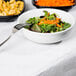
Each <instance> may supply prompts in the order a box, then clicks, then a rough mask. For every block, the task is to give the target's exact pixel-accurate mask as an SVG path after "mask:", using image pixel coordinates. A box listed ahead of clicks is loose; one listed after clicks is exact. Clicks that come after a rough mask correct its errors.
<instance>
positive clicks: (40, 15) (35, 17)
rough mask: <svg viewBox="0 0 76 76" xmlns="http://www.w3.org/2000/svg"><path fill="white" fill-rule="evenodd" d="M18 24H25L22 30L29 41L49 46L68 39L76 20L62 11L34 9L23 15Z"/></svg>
mask: <svg viewBox="0 0 76 76" xmlns="http://www.w3.org/2000/svg"><path fill="white" fill-rule="evenodd" d="M18 23H19V24H21V23H25V26H24V28H23V29H22V30H23V33H24V36H25V37H27V38H28V39H29V40H32V41H34V42H37V43H46V44H47V43H56V42H60V41H62V40H64V39H66V38H68V37H69V36H70V33H71V31H72V28H73V26H74V24H75V20H74V18H73V17H72V15H70V14H69V13H67V12H65V11H62V10H58V9H34V10H31V11H27V12H25V13H23V14H22V15H21V16H20V17H19V18H18ZM26 24H27V25H26ZM29 24H30V25H29Z"/></svg>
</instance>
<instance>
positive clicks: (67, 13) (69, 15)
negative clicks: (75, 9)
mask: <svg viewBox="0 0 76 76" xmlns="http://www.w3.org/2000/svg"><path fill="white" fill-rule="evenodd" d="M51 9H52V10H58V11H62V12H64V13H67V14H68V15H69V16H70V17H71V18H72V20H73V24H72V25H71V27H69V28H67V29H66V30H63V31H59V32H55V33H40V32H34V31H31V30H28V29H25V28H24V29H25V30H26V31H29V32H32V33H37V34H59V33H63V32H66V31H69V30H70V29H72V28H73V27H74V25H75V19H74V17H73V16H72V15H71V14H70V13H68V12H66V11H63V10H59V9H54V8H51ZM51 9H50V8H43V9H42V8H41V9H33V10H29V11H27V12H24V13H23V14H21V15H20V16H19V17H18V19H17V24H19V23H20V22H19V20H20V19H21V17H22V15H24V14H28V13H29V12H32V11H36V10H51Z"/></svg>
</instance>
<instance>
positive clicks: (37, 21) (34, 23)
mask: <svg viewBox="0 0 76 76" xmlns="http://www.w3.org/2000/svg"><path fill="white" fill-rule="evenodd" d="M43 12H44V16H40V17H33V18H30V19H29V20H27V21H26V23H28V24H30V26H28V25H26V26H25V27H24V28H26V29H29V30H31V31H34V32H40V33H54V32H59V31H63V30H66V29H67V28H69V27H70V26H71V24H69V23H67V22H64V21H62V20H61V18H59V17H58V15H57V14H56V13H53V14H50V13H49V12H48V11H43Z"/></svg>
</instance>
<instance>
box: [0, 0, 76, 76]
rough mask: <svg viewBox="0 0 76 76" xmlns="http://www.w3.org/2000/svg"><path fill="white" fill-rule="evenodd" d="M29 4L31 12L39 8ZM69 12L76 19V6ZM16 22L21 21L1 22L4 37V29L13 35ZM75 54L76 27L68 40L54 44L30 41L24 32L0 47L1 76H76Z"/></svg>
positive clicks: (0, 28) (0, 29)
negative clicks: (12, 31)
mask: <svg viewBox="0 0 76 76" xmlns="http://www.w3.org/2000/svg"><path fill="white" fill-rule="evenodd" d="M26 4H27V7H26V9H27V10H31V9H35V7H34V6H33V5H32V4H31V0H26ZM69 13H71V14H72V15H73V16H74V18H75V20H76V7H74V8H73V9H71V10H70V11H69ZM16 23H17V21H14V22H7V23H6V22H5V23H3V22H2V23H0V35H2V33H3V30H5V31H9V34H10V32H11V31H10V30H11V29H12V27H13V26H14V25H15V24H16ZM5 28H6V29H5ZM2 29H3V30H2ZM0 37H2V36H0ZM3 37H6V35H5V34H4V36H3ZM0 39H5V38H0ZM75 51H76V28H75V27H74V31H73V32H72V35H71V37H70V38H69V39H68V40H65V41H62V42H61V43H57V44H50V45H43V44H37V43H34V42H32V41H29V40H28V39H26V38H25V37H24V36H23V33H22V31H21V30H20V31H18V32H17V33H16V34H14V35H13V36H12V37H11V39H10V40H9V41H8V42H7V43H5V44H4V45H3V46H2V47H0V76H76V52H75Z"/></svg>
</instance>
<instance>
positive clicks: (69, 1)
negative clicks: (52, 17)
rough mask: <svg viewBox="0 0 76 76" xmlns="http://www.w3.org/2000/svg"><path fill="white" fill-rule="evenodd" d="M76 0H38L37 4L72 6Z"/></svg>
mask: <svg viewBox="0 0 76 76" xmlns="http://www.w3.org/2000/svg"><path fill="white" fill-rule="evenodd" d="M74 4H75V0H37V1H36V5H39V6H53V7H54V6H57V7H59V6H72V5H74Z"/></svg>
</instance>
